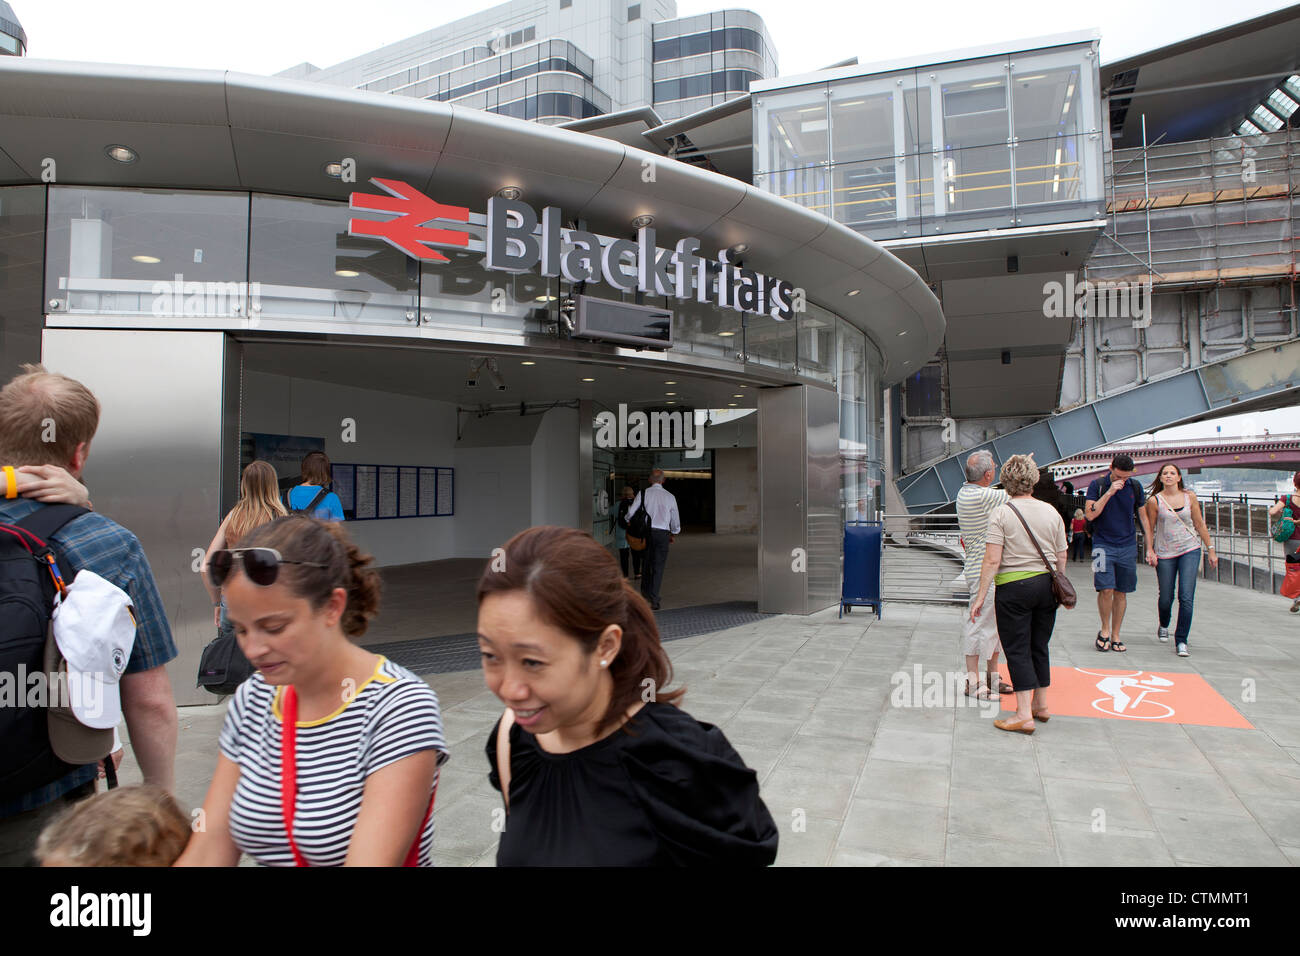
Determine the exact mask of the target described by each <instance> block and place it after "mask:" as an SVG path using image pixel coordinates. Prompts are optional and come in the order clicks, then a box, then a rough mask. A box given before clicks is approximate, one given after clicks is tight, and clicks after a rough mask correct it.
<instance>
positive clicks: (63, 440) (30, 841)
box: [0, 365, 177, 866]
mask: <svg viewBox="0 0 1300 956" xmlns="http://www.w3.org/2000/svg"><path fill="white" fill-rule="evenodd" d="M99 412H100V408H99V402H98V401H97V400H96V398H95V396H94V395H92V394H91V393H90V391H89V390H88V389H87V388H86V387H85V386H84V385H82V384H81V383H80V382H77V381H74V380H73V379H70V378H67V377H66V376H63V375H57V374H52V373H50V372H47V371H45V369H43V368H42V367H40V366H39V365H24V366H23V371H22V373H21V374H19V375H18V376H17V377H15V378H14V379H13V380H12V381H11V382H9V384H8V385H6V386H5V387H4V388H3V389H0V465H9V466H21V465H58V466H60V467H62V468H65V469H67V471H68V472H69V474H71V475H72V476H73V477H75V478H80V477H81V473H82V469H83V468H84V467H85V464H86V457H87V455H88V453H89V449H90V443H91V439H93V438H94V436H95V430H96V428H97V427H98V426H99ZM12 473H13V472H12V471H9V472H6V473H0V525H4V526H8V527H7V528H3V529H0V537H2V538H4V539H5V540H4V541H3V542H0V549H2V550H0V557H2V558H3V560H0V633H3V634H4V635H5V637H6V641H5V643H4V654H5V658H4V660H5V662H6V663H5V664H4V665H3V667H4V669H5V670H10V669H14V670H15V671H17V670H22V669H25V670H26V672H27V673H28V674H31V673H32V672H33V671H39V670H40V669H41V664H40V663H39V662H40V660H41V655H42V652H43V648H44V646H45V633H46V629H47V623H48V621H49V619H50V617H51V614H52V604H53V597H52V595H53V585H52V584H51V583H50V579H51V578H52V577H53V574H52V569H51V568H49V567H48V562H47V563H41V562H34V561H33V558H34V557H35V556H36V555H37V554H40V553H42V549H41V548H40V547H39V546H37V547H35V548H34V549H33V548H32V544H31V543H32V542H33V540H38V541H43V542H45V543H46V544H48V545H49V548H50V549H51V550H52V552H53V558H54V560H55V561H56V562H57V566H58V568H59V571H60V572H61V575H62V578H63V580H64V581H65V582H67V583H68V584H69V585H73V586H74V587H75V584H74V580H75V578H76V576H77V573H78V572H79V571H82V570H89V571H92V572H94V573H95V574H97V575H98V576H99V577H100V578H103V579H104V580H105V581H107V582H109V583H110V584H112V585H114V586H116V587H117V588H120V589H121V590H122V591H124V592H125V593H126V595H127V597H128V598H129V601H130V604H131V607H132V608H133V610H134V616H135V619H136V632H135V640H134V643H133V644H132V645H131V649H130V652H129V656H128V657H127V659H126V661H125V662H124V664H125V666H124V667H122V668H121V676H120V680H118V682H117V684H116V692H117V693H118V694H119V695H120V703H121V712H122V716H123V717H125V718H126V726H127V730H128V732H129V733H130V740H131V748H132V751H133V753H134V754H135V758H136V761H137V762H138V763H139V765H140V769H141V771H142V773H143V775H144V782H145V783H148V784H156V785H158V786H160V787H163V788H164V789H166V790H171V789H172V786H173V770H174V764H175V757H176V734H177V714H176V702H175V699H174V698H173V696H172V689H171V682H170V681H169V680H168V677H167V670H166V667H165V665H166V663H167V662H168V661H169V660H171V659H173V658H174V657H176V645H175V643H174V642H173V640H172V634H171V629H170V627H169V626H168V624H167V617H166V614H165V613H164V611H163V606H162V600H161V598H160V597H159V594H158V588H157V585H156V584H155V583H154V579H153V573H152V572H151V570H150V568H149V562H148V560H147V559H146V558H145V554H144V549H143V548H142V547H141V546H140V542H139V541H138V540H137V539H136V537H135V535H134V534H132V533H131V532H130V531H128V530H126V529H125V528H123V527H122V526H121V525H119V524H117V523H116V522H114V521H112V520H110V519H109V518H106V517H104V516H103V515H101V514H96V513H95V512H87V511H83V510H81V509H73V510H71V511H69V510H68V507H69V506H66V505H45V504H42V503H40V502H38V501H33V500H30V499H26V498H18V497H17V487H16V482H13V481H9V480H8V475H11V474H12ZM15 526H16V529H15ZM32 536H34V538H33V537H32ZM33 567H35V568H37V569H38V572H39V573H33V570H32V569H33ZM33 642H34V643H33ZM29 644H30V645H31V646H30V647H28V646H27V645H29ZM19 645H21V646H19ZM29 652H34V653H35V654H36V657H35V661H37V662H38V663H36V665H35V666H34V667H33V666H29V664H28V663H27V662H28V661H29V660H31V659H32V653H29ZM15 662H17V664H18V665H21V666H17V667H16V666H15ZM114 663H115V665H116V664H118V663H120V662H116V661H115V662H114ZM4 676H5V678H6V679H8V680H9V681H11V682H12V681H14V680H15V679H16V676H17V674H16V673H15V674H14V675H13V676H9V675H4ZM92 676H94V675H92ZM104 676H105V675H102V674H101V675H98V678H99V679H100V680H103V679H104ZM116 677H117V675H116V674H113V675H111V677H110V678H109V679H110V680H111V679H112V678H116ZM11 686H12V684H11ZM26 702H27V701H26V698H24V705H23V706H10V707H0V866H4V865H10V866H12V865H21V864H24V863H26V862H28V860H29V859H30V856H31V851H32V848H33V847H34V846H35V843H36V837H37V836H38V835H39V833H40V830H41V828H42V827H43V826H44V824H45V823H46V822H47V821H48V819H49V818H50V817H51V816H52V815H54V814H55V813H57V812H58V811H59V810H61V809H62V808H63V807H65V806H66V805H67V804H68V803H70V802H73V801H75V800H77V799H80V798H82V797H86V796H89V795H91V794H92V793H94V788H95V778H96V776H97V774H98V766H97V764H96V762H95V761H94V760H92V761H91V762H88V763H84V764H82V763H81V761H77V764H76V765H74V764H71V763H63V762H62V760H61V758H60V756H59V755H55V754H54V753H53V749H52V748H51V747H50V746H48V744H49V740H48V738H49V731H48V729H47V721H46V720H45V719H43V718H44V717H45V715H44V714H35V715H34V714H32V713H31V708H30V707H28V706H26ZM20 738H21V739H20ZM33 752H35V753H36V754H37V759H35V760H32V759H30V755H31V754H32V753H33ZM20 753H21V754H25V755H28V756H27V757H26V758H24V760H23V761H22V764H21V765H16V764H17V763H18V760H17V756H16V755H18V754H20ZM109 759H111V758H109ZM34 766H38V767H39V768H40V772H35V771H33V769H32V768H33V767H34Z"/></svg>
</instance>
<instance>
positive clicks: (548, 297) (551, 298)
mask: <svg viewBox="0 0 1300 956" xmlns="http://www.w3.org/2000/svg"><path fill="white" fill-rule="evenodd" d="M533 301H534V302H554V301H555V296H553V295H539V296H538V297H537V298H536V299H534V300H533Z"/></svg>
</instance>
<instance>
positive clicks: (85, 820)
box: [36, 785, 190, 866]
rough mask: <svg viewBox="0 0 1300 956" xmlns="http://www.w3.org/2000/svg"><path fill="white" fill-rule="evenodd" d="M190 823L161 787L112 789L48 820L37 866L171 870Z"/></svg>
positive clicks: (185, 838)
mask: <svg viewBox="0 0 1300 956" xmlns="http://www.w3.org/2000/svg"><path fill="white" fill-rule="evenodd" d="M189 839H190V821H189V820H188V819H186V817H185V814H184V813H182V812H181V808H180V807H179V806H178V805H177V803H176V800H175V799H174V798H173V797H172V795H171V794H170V793H168V792H167V791H165V790H163V789H162V788H161V787H154V786H148V785H145V786H139V787H117V788H116V789H113V790H109V791H108V792H107V793H99V794H96V795H95V796H93V797H91V798H90V799H88V800H83V801H81V802H80V803H78V804H76V805H75V806H73V807H72V808H70V809H69V810H67V811H66V812H64V813H62V814H60V815H59V816H58V817H56V818H55V819H54V820H52V821H51V822H50V823H49V825H48V826H46V828H45V829H44V830H43V831H42V832H41V836H40V839H39V840H37V842H36V859H37V860H39V861H40V864H41V866H171V865H172V864H173V863H175V862H176V858H177V857H179V856H180V855H181V851H182V850H184V849H185V844H186V843H188V842H189Z"/></svg>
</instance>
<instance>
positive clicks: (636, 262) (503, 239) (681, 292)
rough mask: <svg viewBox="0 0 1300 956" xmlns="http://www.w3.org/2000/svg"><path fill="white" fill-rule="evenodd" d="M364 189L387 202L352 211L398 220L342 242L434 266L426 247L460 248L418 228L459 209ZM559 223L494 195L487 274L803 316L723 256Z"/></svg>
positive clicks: (776, 289)
mask: <svg viewBox="0 0 1300 956" xmlns="http://www.w3.org/2000/svg"><path fill="white" fill-rule="evenodd" d="M370 181H371V182H372V183H373V184H374V185H376V186H378V187H379V188H380V189H382V190H384V192H386V193H388V195H387V196H375V195H371V194H367V193H353V194H352V196H351V198H350V201H349V205H350V206H351V208H353V209H370V210H375V211H378V212H386V213H398V214H400V215H399V216H398V218H396V219H391V220H387V221H375V220H371V219H349V220H348V235H349V236H365V237H372V238H376V239H382V240H383V241H385V242H387V243H388V244H389V245H391V246H393V247H394V248H395V249H398V250H400V251H402V252H404V253H406V254H407V255H409V256H412V257H413V258H416V259H423V260H428V261H435V262H446V261H447V257H446V256H444V255H442V254H441V253H439V252H437V251H436V250H434V249H431V248H429V244H437V245H454V246H467V245H468V244H469V235H468V233H466V232H464V231H463V230H460V229H446V228H431V227H429V226H426V225H425V224H426V223H428V222H431V221H432V220H434V219H447V220H451V221H453V222H462V223H463V222H468V221H469V210H468V209H466V208H464V207H462V206H447V205H443V204H441V203H438V202H436V201H434V200H432V199H430V198H429V197H428V196H425V195H424V194H423V193H421V192H420V191H419V190H417V189H414V188H413V187H411V186H410V185H408V184H407V183H404V182H400V181H398V180H393V179H372V180H370ZM561 221H562V220H561V214H560V209H559V207H558V206H547V207H546V208H544V209H543V210H542V215H541V220H540V222H539V221H538V216H537V212H536V210H534V209H533V207H532V206H529V205H528V204H527V203H524V202H521V201H519V200H516V199H503V198H502V197H500V196H493V197H492V198H491V199H489V200H488V212H487V240H486V246H487V257H486V262H485V263H484V264H485V266H486V268H488V269H492V270H495V271H498V272H512V273H519V272H530V271H532V270H534V269H537V270H538V272H539V273H540V274H541V275H543V276H547V277H551V278H554V277H556V276H563V277H564V278H565V279H566V280H568V281H569V282H574V283H577V282H602V281H603V282H605V283H607V284H608V285H611V286H613V287H614V288H616V289H621V290H622V291H624V292H634V291H639V292H643V293H645V294H646V295H662V296H668V297H670V298H675V299H694V300H696V301H698V302H708V303H712V304H714V305H717V306H719V307H721V308H724V309H734V310H735V311H737V312H749V313H751V314H754V315H769V316H771V317H772V318H774V319H778V320H780V321H787V320H789V319H792V318H794V315H795V313H796V312H798V311H801V310H802V304H803V290H801V289H796V288H795V287H794V286H793V285H791V284H790V283H789V282H786V281H785V280H783V279H777V278H774V277H772V276H767V275H764V274H763V273H761V272H756V271H754V270H753V269H746V268H744V267H743V266H740V265H738V264H736V263H735V262H733V258H734V257H733V256H732V255H731V254H730V251H729V250H723V251H721V252H719V253H718V258H717V259H716V260H711V259H706V258H705V257H703V256H701V255H699V254H698V253H699V250H700V241H699V240H698V239H696V238H695V237H694V236H687V237H686V238H685V239H681V240H679V241H678V243H677V246H676V248H675V249H659V248H658V247H657V246H656V245H655V231H654V229H653V228H652V227H650V226H643V227H641V228H640V229H639V230H638V231H637V238H636V240H635V241H633V240H630V239H610V238H608V237H603V236H599V235H597V234H596V233H594V232H586V231H584V230H581V229H565V228H562V227H561V225H560V223H561ZM539 226H540V229H539ZM539 266H540V268H539Z"/></svg>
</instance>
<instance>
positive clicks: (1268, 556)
mask: <svg viewBox="0 0 1300 956" xmlns="http://www.w3.org/2000/svg"><path fill="white" fill-rule="evenodd" d="M1272 504H1273V499H1272V498H1270V497H1267V496H1263V497H1261V496H1254V500H1252V496H1247V495H1242V496H1240V497H1237V498H1225V497H1221V496H1218V495H1215V496H1214V497H1212V498H1209V499H1204V500H1202V501H1201V511H1202V513H1203V514H1204V515H1205V525H1206V528H1207V529H1208V530H1209V532H1210V541H1211V542H1212V543H1213V544H1214V550H1215V552H1216V553H1217V554H1218V556H1219V567H1218V569H1217V570H1216V569H1213V568H1211V567H1210V561H1209V556H1208V555H1206V554H1202V555H1201V577H1203V578H1206V579H1207V580H1211V581H1220V582H1223V583H1225V584H1235V585H1237V586H1238V587H1245V588H1250V589H1251V590H1253V591H1262V592H1264V593H1265V594H1277V593H1278V589H1279V588H1280V587H1281V585H1282V579H1283V578H1284V577H1285V576H1286V550H1285V549H1284V548H1283V546H1282V545H1281V544H1279V543H1278V542H1276V541H1274V540H1273V539H1272V538H1271V537H1270V536H1269V533H1268V528H1269V517H1268V509H1269V506H1270V505H1272Z"/></svg>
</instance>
